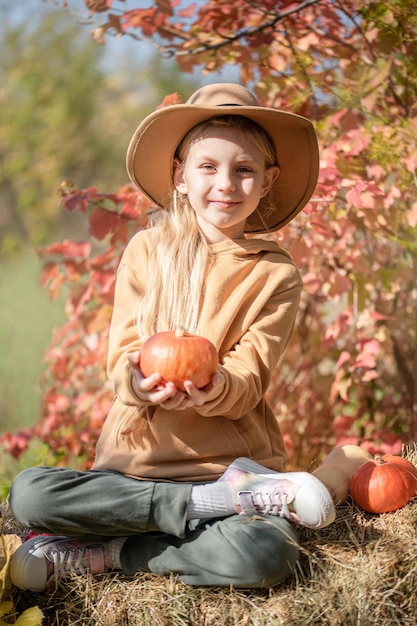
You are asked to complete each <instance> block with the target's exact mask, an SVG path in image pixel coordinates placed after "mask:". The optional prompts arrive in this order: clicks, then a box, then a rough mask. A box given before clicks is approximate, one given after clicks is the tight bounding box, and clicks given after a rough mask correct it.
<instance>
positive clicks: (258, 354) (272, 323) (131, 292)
mask: <svg viewBox="0 0 417 626" xmlns="http://www.w3.org/2000/svg"><path fill="white" fill-rule="evenodd" d="M210 249H211V253H212V255H213V262H212V263H210V267H209V270H208V273H207V280H206V286H205V293H204V294H203V304H202V310H201V323H202V328H204V329H205V336H206V337H207V339H209V340H210V341H211V342H212V343H213V344H214V345H215V346H216V348H217V350H218V352H219V361H220V369H221V371H222V373H223V375H224V377H225V380H226V383H225V385H224V387H221V388H220V389H219V391H218V395H217V397H215V398H212V399H211V400H210V401H209V402H206V403H205V404H204V405H203V406H198V407H193V408H190V409H186V410H183V411H166V410H164V409H163V408H161V407H160V406H151V405H147V406H145V405H144V403H143V402H141V401H140V400H139V398H138V397H137V396H136V395H135V392H134V390H133V387H132V369H131V367H130V365H129V363H128V360H127V354H128V353H129V352H133V351H135V350H139V349H140V346H141V341H140V340H139V339H138V336H137V332H136V327H135V313H136V310H137V302H138V299H139V298H140V297H141V294H142V293H143V292H144V290H145V288H146V267H147V259H148V256H149V238H148V234H147V231H146V230H144V231H141V232H139V233H138V234H137V235H135V236H134V237H133V238H132V240H131V241H130V243H129V244H128V246H127V247H126V250H125V252H124V255H123V258H122V261H121V263H120V267H119V270H118V276H117V283H116V293H115V302H114V310H113V317H112V322H111V327H110V337H109V355H108V375H109V379H110V381H111V382H112V384H113V388H114V391H115V394H116V396H115V400H114V404H113V406H112V409H111V410H110V413H109V415H108V417H107V419H106V422H105V424H104V427H103V430H102V433H101V435H100V438H99V441H98V443H97V456H96V461H95V464H94V469H112V470H116V471H119V472H122V473H124V474H127V475H130V476H134V477H138V478H146V479H148V478H149V479H156V480H161V479H162V480H164V479H167V480H178V481H209V480H216V479H217V478H218V477H219V476H220V475H221V474H222V473H223V472H224V470H225V469H226V467H227V466H228V465H229V464H230V463H231V462H232V461H233V460H234V459H235V458H237V457H239V456H245V457H249V458H251V459H253V460H255V461H257V462H258V463H261V464H263V465H265V466H266V467H269V468H270V469H273V470H277V471H282V470H283V469H284V462H285V448H284V442H283V439H282V434H281V430H280V427H279V424H278V418H277V417H276V416H275V415H274V414H273V412H272V410H271V408H270V406H269V405H268V403H267V402H266V400H265V397H264V395H265V392H266V391H267V388H268V385H269V382H270V376H271V372H272V371H273V369H274V368H275V366H276V365H277V363H278V360H279V358H280V357H281V355H282V353H283V351H284V348H285V346H286V344H287V342H288V339H289V337H290V335H291V331H292V328H293V324H294V319H295V315H296V312H297V307H298V302H299V297H300V292H301V288H302V283H301V278H300V275H299V272H298V270H297V269H296V268H295V266H294V264H293V263H292V261H291V259H290V258H289V256H288V254H287V253H286V252H284V251H283V250H282V249H281V248H280V247H279V246H278V245H277V244H276V243H275V242H272V241H264V240H261V239H249V240H246V239H241V240H238V241H225V242H221V243H218V244H213V245H211V246H210Z"/></svg>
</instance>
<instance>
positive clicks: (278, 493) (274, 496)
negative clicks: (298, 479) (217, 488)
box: [238, 480, 298, 520]
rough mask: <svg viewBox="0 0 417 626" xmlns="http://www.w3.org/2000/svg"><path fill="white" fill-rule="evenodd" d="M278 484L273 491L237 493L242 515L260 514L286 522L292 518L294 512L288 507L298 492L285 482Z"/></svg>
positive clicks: (295, 487) (249, 490)
mask: <svg viewBox="0 0 417 626" xmlns="http://www.w3.org/2000/svg"><path fill="white" fill-rule="evenodd" d="M279 482H280V484H279V486H278V487H277V488H275V489H274V490H273V491H268V490H266V489H261V490H259V491H255V490H253V489H247V490H241V491H238V496H239V503H240V506H241V508H242V512H243V513H262V514H264V515H275V516H279V517H285V518H286V519H288V520H292V519H293V518H294V512H293V511H290V509H289V507H288V505H289V504H290V503H291V502H293V500H294V498H295V494H296V492H297V490H298V487H297V486H294V485H293V484H291V483H290V482H289V481H287V480H281V481H279Z"/></svg>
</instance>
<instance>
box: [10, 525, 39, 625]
mask: <svg viewBox="0 0 417 626" xmlns="http://www.w3.org/2000/svg"><path fill="white" fill-rule="evenodd" d="M0 531H1V521H0ZM21 545H22V540H21V538H20V537H18V535H3V533H1V532H0V567H1V570H0V600H2V599H3V596H4V593H5V591H6V589H7V586H8V583H9V580H8V573H9V563H10V557H11V556H12V554H13V553H14V552H16V550H17V549H18V547H19V546H21ZM14 612H15V609H14V605H13V602H12V601H11V600H9V601H3V602H0V626H9V624H8V622H5V621H4V620H3V619H1V618H2V617H4V616H7V615H11V614H12V613H14ZM43 618H44V614H43V612H42V611H41V610H40V608H39V607H38V606H32V607H30V608H29V609H26V611H23V613H21V614H20V615H19V617H18V618H17V620H16V621H15V622H14V624H15V626H41V625H42V622H43Z"/></svg>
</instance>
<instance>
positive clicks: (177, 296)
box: [137, 115, 277, 340]
mask: <svg viewBox="0 0 417 626" xmlns="http://www.w3.org/2000/svg"><path fill="white" fill-rule="evenodd" d="M218 126H222V127H224V126H227V127H230V128H236V129H237V130H239V131H240V132H242V133H245V134H247V133H248V132H249V133H250V134H251V137H252V139H253V142H254V145H255V146H256V147H257V148H258V150H259V151H260V152H261V154H262V155H263V156H264V157H265V166H266V167H267V168H268V167H270V166H272V165H276V163H277V157H276V153H275V148H274V145H273V143H272V140H271V139H270V137H269V135H268V134H267V133H266V131H264V129H263V128H262V127H261V126H259V125H258V124H257V123H256V122H253V121H252V120H250V119H248V118H245V117H242V116H238V115H230V116H220V117H215V118H210V119H209V120H207V121H205V122H202V123H201V124H199V125H198V126H196V127H194V128H193V129H192V130H191V131H189V132H188V133H187V135H186V136H185V137H184V138H183V140H182V141H181V143H180V145H179V146H178V148H177V150H176V153H175V157H176V158H177V159H178V161H179V162H180V164H184V162H185V160H186V158H187V155H188V152H189V150H190V147H191V145H192V144H193V143H195V142H196V141H199V140H200V139H202V138H204V137H205V136H206V135H207V133H208V132H209V130H210V129H212V128H213V127H218ZM267 197H268V196H267ZM269 206H270V201H269ZM267 207H268V200H266V198H263V199H262V201H261V202H260V203H259V205H258V208H257V209H256V211H255V213H258V215H257V217H258V220H259V222H260V223H261V224H264V220H263V218H262V215H263V214H265V212H266V211H267V210H268V208H267ZM150 226H151V228H150V230H149V236H150V238H151V245H150V248H151V250H152V253H151V255H150V257H149V259H148V276H147V285H148V287H147V290H146V292H145V294H144V297H143V298H142V299H141V302H140V303H139V307H138V311H137V327H138V333H139V337H140V338H141V339H143V340H145V339H146V338H148V337H150V336H151V335H153V334H154V333H156V332H161V331H165V330H175V329H176V328H178V327H182V328H185V329H186V330H187V331H188V332H190V333H197V334H201V335H205V329H204V328H201V326H200V325H199V318H200V305H201V299H202V296H203V294H204V282H205V276H206V273H207V269H208V266H209V263H210V260H211V259H210V248H209V245H208V242H207V240H206V238H205V237H204V234H203V233H202V232H201V230H200V229H199V227H198V223H197V219H196V215H195V212H194V210H193V208H192V207H191V205H190V203H189V202H188V197H187V196H185V195H183V194H180V193H179V192H178V191H176V190H174V191H173V194H172V201H171V203H170V205H169V206H168V207H166V208H164V209H159V210H156V211H155V212H154V213H153V214H152V216H151V224H150ZM265 230H267V228H266V227H265Z"/></svg>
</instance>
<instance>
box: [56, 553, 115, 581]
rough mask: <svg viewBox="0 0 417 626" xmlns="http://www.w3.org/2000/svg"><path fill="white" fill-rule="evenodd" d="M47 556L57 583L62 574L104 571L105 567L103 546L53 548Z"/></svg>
mask: <svg viewBox="0 0 417 626" xmlns="http://www.w3.org/2000/svg"><path fill="white" fill-rule="evenodd" d="M87 553H88V554H87ZM46 558H47V559H48V560H49V561H50V562H51V566H52V567H53V572H51V574H50V576H48V579H49V578H51V577H53V578H54V580H55V584H57V583H58V580H59V578H60V577H61V576H68V575H69V574H78V575H79V574H86V573H87V572H89V571H90V572H92V573H94V572H102V571H103V569H104V556H103V546H102V545H101V544H100V545H96V546H91V547H86V546H78V547H70V548H64V547H63V548H53V549H52V550H50V551H48V553H47V554H46Z"/></svg>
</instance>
